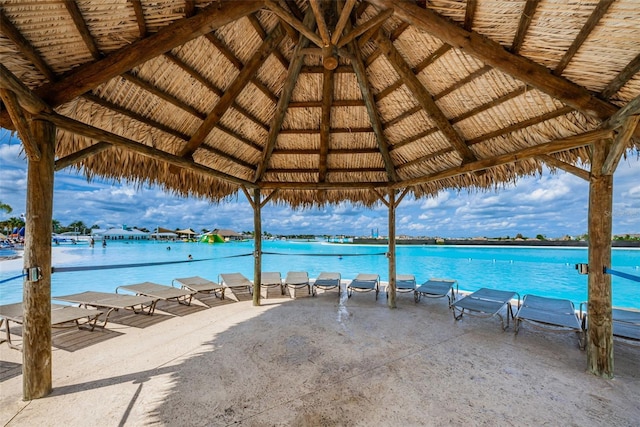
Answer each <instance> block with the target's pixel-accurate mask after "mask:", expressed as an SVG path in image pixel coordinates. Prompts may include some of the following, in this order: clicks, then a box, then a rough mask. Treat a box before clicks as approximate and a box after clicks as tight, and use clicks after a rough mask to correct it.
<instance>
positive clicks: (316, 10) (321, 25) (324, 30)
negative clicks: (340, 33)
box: [309, 0, 331, 46]
mask: <svg viewBox="0 0 640 427" xmlns="http://www.w3.org/2000/svg"><path fill="white" fill-rule="evenodd" d="M309 4H310V5H311V10H313V14H314V15H315V17H316V25H317V26H318V32H319V33H320V38H321V39H322V43H323V45H324V46H329V45H330V44H331V34H330V33H329V28H328V27H327V23H326V22H325V20H324V11H323V10H322V6H321V5H320V0H309Z"/></svg>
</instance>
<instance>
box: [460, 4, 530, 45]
mask: <svg viewBox="0 0 640 427" xmlns="http://www.w3.org/2000/svg"><path fill="white" fill-rule="evenodd" d="M538 3H540V0H527V2H526V3H525V5H524V10H523V11H522V14H521V15H520V22H519V23H518V29H517V30H516V35H515V37H514V38H513V43H511V52H513V53H516V52H518V51H519V50H520V48H521V47H522V42H523V41H524V38H525V36H526V35H527V31H528V30H529V26H530V25H531V20H532V19H533V15H534V14H535V13H536V9H537V8H538ZM465 29H466V30H471V28H467V27H466V26H465Z"/></svg>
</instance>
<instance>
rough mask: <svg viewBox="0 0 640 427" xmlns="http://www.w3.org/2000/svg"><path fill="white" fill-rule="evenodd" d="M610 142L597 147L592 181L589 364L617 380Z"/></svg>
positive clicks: (599, 143) (596, 372)
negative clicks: (605, 169)
mask: <svg viewBox="0 0 640 427" xmlns="http://www.w3.org/2000/svg"><path fill="white" fill-rule="evenodd" d="M610 146H611V144H610V141H607V143H604V142H603V141H598V143H596V144H594V145H593V154H592V159H591V177H590V179H589V279H588V280H589V308H588V317H587V319H588V321H589V328H588V333H587V364H588V370H589V372H591V373H593V374H595V375H599V376H601V377H605V378H612V377H613V330H612V322H611V306H612V302H611V276H610V275H608V274H605V273H604V267H610V266H611V228H612V218H611V211H612V207H613V175H612V174H603V173H602V167H603V165H604V163H605V160H606V158H607V156H608V154H609V150H610Z"/></svg>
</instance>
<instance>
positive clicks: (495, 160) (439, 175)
mask: <svg viewBox="0 0 640 427" xmlns="http://www.w3.org/2000/svg"><path fill="white" fill-rule="evenodd" d="M612 134H613V131H611V130H606V129H605V130H594V131H590V132H585V133H583V134H580V135H575V136H570V137H568V138H563V139H559V140H555V141H551V142H548V143H546V144H539V145H536V146H533V147H527V148H523V149H521V150H517V151H514V152H511V153H506V154H500V155H498V156H494V157H489V158H486V159H482V160H477V161H475V162H471V163H466V164H463V165H460V166H457V167H453V168H450V169H446V170H444V171H440V172H436V173H432V174H430V175H426V176H424V177H420V178H414V179H409V180H405V181H402V182H399V183H397V184H393V185H392V187H394V188H404V187H408V186H413V185H420V184H426V183H428V182H433V181H438V180H441V179H445V178H452V177H454V176H458V175H462V174H464V173H470V172H476V171H480V170H485V169H490V168H493V167H496V166H501V165H505V164H508V163H514V162H517V161H522V160H526V159H530V158H532V157H536V156H539V155H542V154H553V153H557V152H560V151H566V150H571V149H573V148H578V147H584V146H586V145H590V144H592V143H593V142H594V141H599V140H603V139H608V138H611V136H612Z"/></svg>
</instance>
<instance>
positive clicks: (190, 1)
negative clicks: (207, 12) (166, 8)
mask: <svg viewBox="0 0 640 427" xmlns="http://www.w3.org/2000/svg"><path fill="white" fill-rule="evenodd" d="M195 13H196V2H195V0H184V16H185V18H189V17H191V16H193V15H195Z"/></svg>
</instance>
